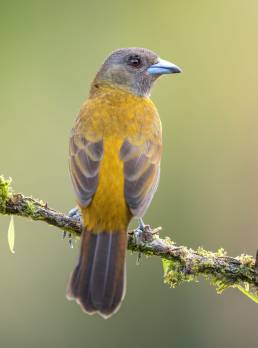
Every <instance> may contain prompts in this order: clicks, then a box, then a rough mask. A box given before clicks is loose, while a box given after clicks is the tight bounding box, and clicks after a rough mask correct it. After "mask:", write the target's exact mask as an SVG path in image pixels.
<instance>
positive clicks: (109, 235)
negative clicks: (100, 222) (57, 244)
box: [67, 229, 127, 318]
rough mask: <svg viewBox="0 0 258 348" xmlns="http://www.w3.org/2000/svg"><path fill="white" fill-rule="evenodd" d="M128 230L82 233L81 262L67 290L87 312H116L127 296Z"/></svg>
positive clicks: (105, 315)
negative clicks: (126, 258) (126, 255)
mask: <svg viewBox="0 0 258 348" xmlns="http://www.w3.org/2000/svg"><path fill="white" fill-rule="evenodd" d="M126 246H127V234H126V231H117V232H116V231H113V232H107V231H103V232H97V233H94V232H89V231H87V230H86V229H85V230H84V232H83V235H82V241H81V253H80V258H79V262H78V265H77V266H76V268H75V270H74V271H73V273H72V275H71V279H70V283H69V286H68V290H67V298H68V299H76V300H77V302H78V303H79V304H80V305H81V307H82V309H83V310H84V311H86V312H88V313H92V314H93V313H95V312H98V313H99V314H100V315H101V316H103V317H104V318H107V317H109V316H110V315H112V314H113V313H115V312H116V311H117V310H118V308H119V306H120V304H121V302H122V300H123V298H124V295H125V253H126Z"/></svg>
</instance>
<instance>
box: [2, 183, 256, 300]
mask: <svg viewBox="0 0 258 348" xmlns="http://www.w3.org/2000/svg"><path fill="white" fill-rule="evenodd" d="M0 214H2V215H18V216H23V217H26V218H30V219H33V220H40V221H44V222H46V223H48V224H50V225H53V226H56V227H58V228H60V229H61V230H64V231H66V232H69V233H72V234H73V235H74V236H80V234H81V232H82V227H81V223H80V222H79V221H78V220H77V219H75V218H72V217H69V216H67V215H65V214H63V213H60V212H58V211H56V210H54V209H51V208H49V207H48V204H47V203H44V202H42V201H40V200H36V199H34V198H32V197H26V196H24V195H23V194H20V193H14V192H13V190H12V188H11V179H8V180H6V179H4V177H3V176H0ZM159 231H160V228H157V229H152V228H151V227H150V226H149V225H146V226H145V228H144V231H141V230H139V229H136V230H134V231H131V232H129V233H128V250H131V251H135V252H138V253H142V254H145V255H151V256H159V257H161V259H162V263H163V270H164V282H165V283H167V284H168V285H169V286H171V287H175V286H178V285H179V284H181V283H183V282H189V281H197V280H198V277H199V276H204V277H205V278H206V279H208V280H209V281H210V283H211V284H212V285H214V286H215V287H216V290H217V292H218V293H221V292H222V291H223V290H224V289H226V288H228V287H234V288H238V289H239V290H241V291H242V292H243V293H244V294H245V295H246V296H248V297H249V298H251V299H252V300H253V301H255V302H256V303H258V283H257V279H258V274H257V273H258V261H257V260H255V259H254V258H253V257H252V256H249V255H246V254H241V255H240V256H237V257H230V256H228V255H227V253H226V252H225V250H224V249H219V250H218V251H217V252H211V251H207V250H204V249H203V248H198V249H197V250H193V249H191V248H187V247H185V246H178V245H176V244H175V243H174V242H172V241H171V240H170V239H169V238H164V239H162V238H160V237H159ZM256 259H258V253H257V257H256Z"/></svg>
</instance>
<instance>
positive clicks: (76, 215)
mask: <svg viewBox="0 0 258 348" xmlns="http://www.w3.org/2000/svg"><path fill="white" fill-rule="evenodd" d="M68 216H69V217H71V218H73V219H75V220H77V221H80V222H81V211H80V209H79V208H78V207H75V208H73V209H71V210H70V211H69V213H68ZM66 236H67V237H68V244H69V247H70V248H73V239H72V233H68V235H67V232H66V231H63V239H65V238H66Z"/></svg>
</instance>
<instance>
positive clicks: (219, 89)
mask: <svg viewBox="0 0 258 348" xmlns="http://www.w3.org/2000/svg"><path fill="white" fill-rule="evenodd" d="M257 13H258V2H257V1H256V0H248V1H242V0H227V1H225V0H217V1H211V0H195V1H189V0H188V1H186V0H184V1H182V0H181V1H179V0H175V1H171V0H170V1H159V2H156V1H152V0H148V1H135V0H130V1H129V0H126V1H117V0H114V1H112V2H111V1H106V2H104V1H98V0H95V1H87V0H84V1H50V0H46V1H35V0H34V1H32V0H31V1H28V0H24V1H18V0H13V1H3V0H1V2H0V44H1V46H0V49H1V58H0V61H1V64H0V173H1V174H4V175H5V176H11V177H12V178H13V179H14V187H15V190H16V191H20V192H24V193H26V194H31V195H33V196H35V197H39V198H41V199H44V200H46V201H48V202H49V205H51V206H52V207H54V208H57V209H59V210H61V211H68V210H69V209H70V208H71V207H73V206H74V204H75V199H74V195H73V191H72V187H71V183H70V179H69V175H68V170H67V157H68V155H67V154H68V137H69V131H70V129H71V127H72V125H73V122H74V119H75V117H76V115H77V113H78V110H79V107H80V105H81V104H82V102H83V101H84V99H85V98H86V96H87V91H88V88H89V84H90V82H91V80H92V78H93V77H94V74H95V72H96V70H97V69H98V67H99V65H100V64H101V63H102V61H103V59H104V58H105V57H106V55H107V54H109V53H110V51H112V50H113V49H116V48H119V47H126V46H143V47H148V48H150V49H152V50H154V51H156V52H158V53H159V54H160V56H161V57H163V58H164V59H168V60H171V61H173V62H174V63H176V64H178V65H179V66H181V67H182V69H183V71H184V73H183V74H180V75H178V76H170V77H166V78H163V79H161V80H160V81H158V83H157V84H156V86H155V89H154V91H153V95H152V98H153V100H154V102H155V103H156V105H157V107H158V109H159V111H160V115H161V118H162V122H163V129H164V156H163V162H162V175H161V183H160V187H159V190H158V192H157V194H156V196H155V199H154V201H153V203H152V205H151V207H150V209H149V211H148V213H147V215H146V218H145V221H147V222H148V223H151V224H152V225H154V226H157V225H162V226H163V232H162V235H163V236H165V235H169V236H170V237H171V238H172V239H173V240H175V241H177V242H178V243H182V244H185V245H188V246H191V247H197V246H199V245H201V246H203V247H204V248H208V249H212V250H215V249H217V248H219V247H222V246H223V247H224V248H225V249H226V250H227V251H228V252H229V253H230V254H231V255H237V254H240V253H241V252H246V253H250V254H254V253H255V250H256V248H257V247H258V238H257V233H258V232H257V231H258V151H257V149H258V136H257V135H258V98H257V94H258V67H257V62H258V40H257V36H258V22H257ZM8 222H9V218H8V217H3V216H0V231H1V233H0V265H1V266H0V270H1V282H0V347H1V348H2V347H3V348H16V347H26V348H30V347H39V348H41V347H44V348H45V347H46V348H47V347H51V348H52V347H54V348H59V347H63V348H66V347H72V346H74V347H78V348H80V347H90V348H95V347H102V346H104V347H107V348H111V347H112V348H116V347H124V348H127V347H162V346H166V347H179V348H181V347H182V348H184V347H201V348H202V347H209V348H213V347H226V346H227V347H242V346H243V345H247V344H248V346H253V347H255V346H257V340H258V332H257V311H258V307H257V305H255V304H254V303H253V302H252V301H251V300H249V299H248V298H247V297H245V296H243V295H242V294H241V293H240V292H238V291H237V290H234V289H229V290H227V291H225V292H224V293H223V294H222V295H217V294H216V292H215V289H214V288H212V287H210V285H209V284H208V282H206V281H203V280H201V281H200V283H199V284H195V283H190V284H184V285H182V286H180V287H179V288H176V289H170V288H169V287H168V286H167V285H164V284H163V281H162V267H161V262H160V260H159V259H158V258H154V257H153V258H150V259H145V258H143V260H142V262H141V265H140V266H138V267H137V266H136V256H135V255H133V256H131V255H128V290H127V296H126V298H125V301H124V303H123V305H122V307H121V310H120V311H119V312H118V313H117V314H116V315H115V316H114V317H112V318H111V319H110V320H108V321H104V320H103V319H101V318H99V317H96V316H93V317H90V316H87V315H85V314H83V313H82V312H81V311H80V309H79V307H78V306H77V305H76V304H75V303H73V302H68V301H67V300H66V299H65V290H66V284H67V279H68V277H69V274H70V271H71V270H72V269H73V267H74V265H75V262H76V259H77V254H78V247H77V246H76V247H75V248H74V249H69V248H68V245H67V242H63V241H62V240H61V233H60V231H58V230H56V229H54V228H53V227H50V226H48V225H46V224H41V223H35V222H30V221H28V220H23V219H21V218H16V219H15V224H16V245H15V249H16V254H15V255H12V254H11V253H10V251H9V250H8V246H7V233H6V232H7V228H8Z"/></svg>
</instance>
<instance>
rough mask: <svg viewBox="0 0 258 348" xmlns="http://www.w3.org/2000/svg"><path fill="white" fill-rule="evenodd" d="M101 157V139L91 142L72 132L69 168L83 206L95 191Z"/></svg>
mask: <svg viewBox="0 0 258 348" xmlns="http://www.w3.org/2000/svg"><path fill="white" fill-rule="evenodd" d="M102 157H103V141H102V140H100V141H97V142H92V141H89V140H87V139H86V138H85V136H83V135H81V134H72V136H71V138H70V160H69V168H70V173H71V178H72V183H73V186H74V190H75V193H76V195H77V199H78V202H79V204H80V205H81V206H83V207H87V206H88V205H89V203H90V202H91V199H92V197H93V195H94V193H95V192H96V189H97V185H98V178H99V166H100V161H101V159H102Z"/></svg>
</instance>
